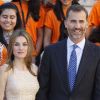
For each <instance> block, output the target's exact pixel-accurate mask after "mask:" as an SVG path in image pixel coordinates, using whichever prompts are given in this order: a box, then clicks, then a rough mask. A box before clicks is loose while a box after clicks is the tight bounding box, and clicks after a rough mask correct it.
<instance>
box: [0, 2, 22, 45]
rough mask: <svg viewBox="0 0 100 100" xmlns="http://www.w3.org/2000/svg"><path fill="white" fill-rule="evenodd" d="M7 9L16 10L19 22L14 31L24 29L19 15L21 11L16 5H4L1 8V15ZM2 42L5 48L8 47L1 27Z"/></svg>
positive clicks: (0, 36) (0, 39) (0, 40)
mask: <svg viewBox="0 0 100 100" xmlns="http://www.w3.org/2000/svg"><path fill="white" fill-rule="evenodd" d="M5 9H14V10H15V11H16V16H17V21H16V26H15V28H14V30H16V29H18V28H22V22H21V18H20V14H19V11H18V8H17V7H16V5H14V4H12V3H4V4H3V5H1V6H0V15H1V13H2V12H3V11H4V10H5ZM0 42H1V43H2V44H4V45H5V46H7V42H6V40H5V39H4V36H3V29H2V27H1V26H0Z"/></svg>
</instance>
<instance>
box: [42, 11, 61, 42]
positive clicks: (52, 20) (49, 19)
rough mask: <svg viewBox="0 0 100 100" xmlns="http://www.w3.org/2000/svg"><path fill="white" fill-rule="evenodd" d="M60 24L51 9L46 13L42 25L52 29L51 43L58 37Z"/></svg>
mask: <svg viewBox="0 0 100 100" xmlns="http://www.w3.org/2000/svg"><path fill="white" fill-rule="evenodd" d="M60 24H61V21H59V20H58V19H57V17H56V15H55V14H54V12H53V10H50V11H48V13H47V14H46V18H45V22H44V25H45V26H46V27H48V28H50V29H51V30H52V36H51V43H56V42H57V41H58V40H59V37H60Z"/></svg>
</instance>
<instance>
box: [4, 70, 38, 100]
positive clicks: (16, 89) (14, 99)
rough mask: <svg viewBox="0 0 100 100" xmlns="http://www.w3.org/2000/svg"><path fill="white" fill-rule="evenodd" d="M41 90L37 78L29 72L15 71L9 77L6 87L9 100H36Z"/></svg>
mask: <svg viewBox="0 0 100 100" xmlns="http://www.w3.org/2000/svg"><path fill="white" fill-rule="evenodd" d="M38 89H39V84H38V81H37V76H33V75H32V74H31V73H30V72H29V71H20V70H18V69H14V71H13V73H11V74H10V75H9V76H8V80H7V85H6V99H7V100H35V96H36V93H37V91H38Z"/></svg>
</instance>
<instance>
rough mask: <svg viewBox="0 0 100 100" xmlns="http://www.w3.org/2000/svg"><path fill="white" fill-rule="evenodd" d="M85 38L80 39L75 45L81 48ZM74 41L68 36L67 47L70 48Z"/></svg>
mask: <svg viewBox="0 0 100 100" xmlns="http://www.w3.org/2000/svg"><path fill="white" fill-rule="evenodd" d="M85 41H86V40H85V38H84V39H83V40H82V41H80V42H79V43H77V44H76V45H77V46H78V47H79V48H80V49H82V50H83V48H84V46H85ZM74 44H75V43H74V42H73V41H72V40H71V39H70V38H69V37H68V39H67V46H68V48H70V47H72V45H74Z"/></svg>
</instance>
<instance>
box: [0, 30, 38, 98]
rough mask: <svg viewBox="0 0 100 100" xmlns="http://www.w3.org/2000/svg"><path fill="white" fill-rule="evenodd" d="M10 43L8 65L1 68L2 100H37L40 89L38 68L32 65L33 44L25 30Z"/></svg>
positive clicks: (18, 32) (16, 33)
mask: <svg viewBox="0 0 100 100" xmlns="http://www.w3.org/2000/svg"><path fill="white" fill-rule="evenodd" d="M14 33H15V34H12V36H11V38H10V41H9V46H8V47H9V48H8V52H9V54H8V60H7V64H5V65H3V66H2V67H1V68H0V100H5V99H6V100H35V95H36V93H37V91H38V89H39V84H38V81H37V72H38V70H37V68H38V67H37V66H36V65H35V64H32V52H33V47H34V46H33V44H32V40H31V38H30V36H29V35H28V34H27V33H26V32H25V30H23V29H18V30H16V31H14Z"/></svg>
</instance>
